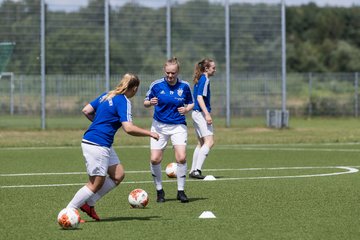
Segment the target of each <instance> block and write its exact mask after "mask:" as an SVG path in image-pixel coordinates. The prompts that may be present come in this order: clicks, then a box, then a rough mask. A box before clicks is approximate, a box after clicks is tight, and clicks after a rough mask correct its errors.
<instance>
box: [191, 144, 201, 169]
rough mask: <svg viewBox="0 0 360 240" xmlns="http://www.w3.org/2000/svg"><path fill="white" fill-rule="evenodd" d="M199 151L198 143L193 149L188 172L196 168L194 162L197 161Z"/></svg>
mask: <svg viewBox="0 0 360 240" xmlns="http://www.w3.org/2000/svg"><path fill="white" fill-rule="evenodd" d="M199 151H200V147H199V145H197V146H196V148H195V150H194V154H193V158H192V164H191V169H190V172H192V171H194V170H196V163H197V158H198V156H199Z"/></svg>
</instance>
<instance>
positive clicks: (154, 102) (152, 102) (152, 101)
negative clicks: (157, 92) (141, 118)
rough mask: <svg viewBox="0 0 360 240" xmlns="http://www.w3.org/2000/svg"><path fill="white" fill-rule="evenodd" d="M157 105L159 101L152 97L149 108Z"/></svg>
mask: <svg viewBox="0 0 360 240" xmlns="http://www.w3.org/2000/svg"><path fill="white" fill-rule="evenodd" d="M158 103H159V100H158V98H157V97H153V98H152V99H150V105H151V106H155V105H157V104H158Z"/></svg>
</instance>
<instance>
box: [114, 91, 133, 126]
mask: <svg viewBox="0 0 360 240" xmlns="http://www.w3.org/2000/svg"><path fill="white" fill-rule="evenodd" d="M117 112H118V115H119V117H120V122H132V113H131V102H130V100H129V99H127V98H126V97H125V96H122V98H120V101H119V104H117Z"/></svg>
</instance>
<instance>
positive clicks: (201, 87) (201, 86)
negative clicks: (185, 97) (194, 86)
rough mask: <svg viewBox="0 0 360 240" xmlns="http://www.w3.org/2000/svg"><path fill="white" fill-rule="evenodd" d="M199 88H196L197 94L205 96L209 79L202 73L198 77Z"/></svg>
mask: <svg viewBox="0 0 360 240" xmlns="http://www.w3.org/2000/svg"><path fill="white" fill-rule="evenodd" d="M198 84H199V89H198V94H197V95H198V96H199V95H200V96H205V97H206V96H207V95H208V91H207V89H208V88H207V86H208V85H209V80H208V79H207V78H206V77H205V76H204V75H202V76H201V78H200V79H199V83H198Z"/></svg>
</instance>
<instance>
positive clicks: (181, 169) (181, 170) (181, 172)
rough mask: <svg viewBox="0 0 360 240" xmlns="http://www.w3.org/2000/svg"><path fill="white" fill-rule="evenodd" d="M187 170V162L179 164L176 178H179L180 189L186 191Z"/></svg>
mask: <svg viewBox="0 0 360 240" xmlns="http://www.w3.org/2000/svg"><path fill="white" fill-rule="evenodd" d="M186 170H187V163H184V164H181V163H178V164H177V172H176V179H177V185H178V191H184V189H185V179H186Z"/></svg>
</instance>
